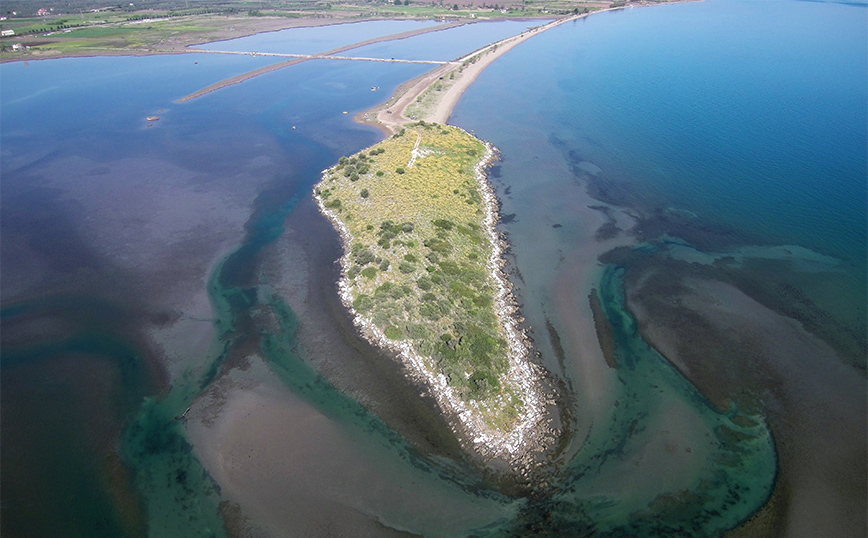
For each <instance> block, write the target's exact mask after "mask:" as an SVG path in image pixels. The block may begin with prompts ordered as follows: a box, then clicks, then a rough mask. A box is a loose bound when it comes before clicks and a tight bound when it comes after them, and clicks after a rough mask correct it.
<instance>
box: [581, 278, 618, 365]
mask: <svg viewBox="0 0 868 538" xmlns="http://www.w3.org/2000/svg"><path fill="white" fill-rule="evenodd" d="M588 301H589V303H590V306H591V313H592V315H593V316H594V330H595V331H596V333H597V342H598V343H599V344H600V350H602V352H603V358H605V359H606V364H608V365H609V368H617V367H618V362H617V360H616V359H615V335H614V332H613V329H612V324H611V323H609V320H608V319H606V315H605V313H604V312H603V306H602V305H601V304H600V296H599V295H597V290H591V293H590V294H589V295H588Z"/></svg>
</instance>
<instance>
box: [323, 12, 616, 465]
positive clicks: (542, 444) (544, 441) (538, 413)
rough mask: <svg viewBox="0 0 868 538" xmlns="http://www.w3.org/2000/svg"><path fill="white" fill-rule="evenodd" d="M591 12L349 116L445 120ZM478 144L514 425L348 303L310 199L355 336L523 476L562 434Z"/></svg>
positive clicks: (335, 222)
mask: <svg viewBox="0 0 868 538" xmlns="http://www.w3.org/2000/svg"><path fill="white" fill-rule="evenodd" d="M612 9H620V8H609V9H606V10H601V11H610V10H612ZM594 13H597V12H594ZM590 14H591V13H583V14H580V15H573V16H569V17H564V18H560V19H556V20H554V21H551V22H549V23H547V24H545V25H543V26H540V27H537V28H533V29H530V30H528V31H525V32H522V33H521V34H519V35H516V36H511V37H508V38H505V39H503V40H500V41H497V42H495V43H491V44H488V45H486V46H484V47H482V48H480V49H477V50H475V51H473V52H471V53H470V54H467V55H465V56H463V57H461V58H459V59H458V60H456V61H454V62H451V63H449V64H446V65H442V66H438V67H436V68H435V69H433V70H431V71H429V72H428V73H425V74H423V75H422V76H420V77H417V78H416V79H413V80H410V81H408V82H406V83H404V84H402V85H401V86H399V87H398V88H397V89H396V91H395V92H394V94H393V95H392V96H391V97H390V99H389V100H387V101H386V103H384V104H381V105H378V106H377V107H374V108H372V109H369V110H367V111H364V112H361V113H359V114H358V115H356V116H355V118H354V119H355V121H356V122H358V123H362V124H368V125H372V126H375V127H378V128H379V129H380V130H381V131H382V132H383V133H384V134H386V135H387V136H388V135H393V134H395V133H397V132H398V130H399V129H401V128H403V127H404V126H405V125H408V124H410V123H411V122H413V121H419V120H421V121H430V122H433V123H446V122H447V121H448V119H449V116H450V115H451V113H452V110H453V109H454V107H455V106H456V105H457V104H458V101H459V100H460V98H461V95H462V94H463V93H464V91H466V90H467V88H469V87H470V85H471V84H472V83H473V82H474V81H475V80H476V78H477V77H478V76H479V74H480V73H481V72H482V71H483V70H484V69H485V68H486V67H488V66H489V65H491V64H492V63H493V62H494V61H495V60H496V59H498V58H499V57H501V56H502V55H503V54H505V53H506V52H508V51H510V50H511V49H512V48H513V47H515V46H516V45H518V44H519V43H522V42H523V41H525V40H527V39H529V38H531V37H533V36H535V35H538V34H539V33H541V32H544V31H545V30H548V29H551V28H554V27H556V26H559V25H561V24H563V23H565V22H569V21H574V20H577V19H580V18H584V17H586V16H588V15H590ZM450 71H457V72H459V73H460V74H459V77H458V80H457V81H456V82H455V83H454V84H453V85H452V86H451V87H450V88H449V89H448V90H447V91H446V92H443V93H442V95H440V96H439V101H438V102H437V103H436V106H434V107H433V109H432V110H431V111H429V113H428V114H426V115H425V116H424V118H415V117H414V118H408V117H407V115H406V111H407V109H408V107H410V106H412V105H413V104H414V103H416V102H417V100H419V99H420V97H421V96H422V95H423V94H424V93H425V92H426V90H429V88H431V87H432V86H433V85H435V84H437V83H438V81H440V80H442V78H443V76H445V75H446V74H448V73H450ZM462 131H463V129H462ZM470 136H472V135H470ZM482 142H483V144H484V145H485V147H486V153H485V155H484V156H483V158H481V159H480V160H479V161H478V162H477V164H476V165H475V167H474V176H475V178H476V181H477V187H478V189H479V192H480V194H481V195H482V198H483V207H484V211H485V216H484V218H483V222H484V228H485V233H486V236H487V238H488V241H489V243H490V244H491V247H492V251H491V255H490V257H489V260H488V261H487V264H486V266H487V269H488V273H489V277H490V278H491V280H492V281H493V282H495V283H496V294H495V311H496V312H497V318H498V324H499V325H500V327H501V329H502V330H503V331H504V333H505V334H506V336H507V340H508V348H509V352H508V359H509V374H508V377H509V379H510V381H511V382H512V383H513V384H514V385H515V386H517V387H519V388H520V389H521V392H522V397H523V398H525V406H524V408H523V409H522V411H521V413H520V416H519V418H518V420H517V421H516V425H515V426H514V427H513V428H512V429H511V431H510V432H506V433H504V432H499V431H495V430H493V429H492V428H490V427H488V426H487V425H486V424H484V422H483V421H482V420H481V417H480V416H479V413H478V412H477V413H474V412H473V411H474V410H473V409H472V408H471V407H470V406H468V404H467V403H466V402H464V401H462V400H461V399H460V398H458V397H457V395H456V394H455V393H454V391H453V389H452V388H451V387H450V386H449V385H448V384H447V382H446V381H447V380H446V377H445V376H444V375H443V374H442V373H440V374H437V375H432V374H431V373H430V370H429V369H428V368H427V367H426V366H425V360H424V358H423V357H422V356H420V355H419V354H417V353H416V352H415V351H414V350H413V348H412V346H411V345H410V344H409V342H406V341H404V342H400V343H395V342H394V341H392V340H390V339H388V338H387V337H386V335H385V334H384V333H383V332H382V331H381V330H380V329H379V328H378V327H376V326H375V325H374V323H373V322H372V321H371V320H369V319H367V318H365V317H364V316H363V315H361V314H360V313H359V312H357V311H356V310H355V309H354V308H353V296H352V292H351V286H350V281H349V277H348V271H349V269H350V265H351V258H350V254H351V253H350V245H351V243H352V235H351V233H350V231H349V229H348V228H347V227H346V225H345V224H344V223H343V222H342V221H341V219H340V218H339V217H338V216H337V213H335V212H334V211H332V210H330V209H329V208H327V207H326V206H325V204H324V201H323V199H322V198H321V197H320V196H319V195H318V194H316V193H314V199H315V202H316V204H317V207H318V209H319V211H320V213H321V214H322V215H324V216H325V217H326V218H327V219H328V220H329V222H331V224H332V226H333V227H334V229H335V230H336V231H337V232H338V235H339V236H340V238H341V244H342V245H343V255H342V256H341V258H340V260H339V263H340V266H341V273H340V277H339V280H338V283H337V287H338V295H339V297H340V300H341V303H342V304H343V306H344V307H345V308H346V309H347V311H348V312H349V314H350V317H351V318H352V320H353V324H354V325H355V326H356V328H357V329H358V330H359V333H360V335H361V337H362V338H364V339H365V340H367V341H368V342H370V343H371V344H373V345H374V346H377V347H379V348H381V349H384V350H388V351H389V352H392V353H395V354H396V355H397V356H398V358H399V359H400V361H401V362H402V363H403V364H404V365H405V367H406V368H407V370H408V372H409V375H411V376H412V377H413V378H414V379H416V380H417V381H419V382H421V383H422V384H423V386H427V387H429V390H430V392H431V395H432V396H433V397H434V399H435V400H436V401H437V403H438V405H439V406H440V407H441V409H442V410H443V412H444V413H445V414H446V415H447V416H451V417H454V418H455V420H454V421H452V423H453V425H452V429H453V432H454V433H455V434H456V436H457V438H458V439H459V442H461V444H462V446H464V447H465V449H468V450H469V451H470V452H472V453H475V454H478V455H479V456H481V457H482V458H483V459H485V460H493V459H496V458H503V459H505V460H506V462H507V464H508V466H509V467H511V468H512V470H513V471H514V472H515V473H516V474H520V475H525V474H526V473H527V472H529V471H530V467H533V466H534V461H536V460H537V459H538V458H535V457H533V455H532V454H541V453H546V452H548V451H550V450H556V449H557V448H556V447H557V445H558V442H557V439H558V438H559V437H560V436H561V435H562V433H563V432H559V431H555V430H554V429H553V427H552V424H553V423H554V422H553V420H552V410H551V409H552V408H553V407H555V406H556V404H555V402H556V400H557V398H556V396H555V395H554V394H546V392H552V391H551V389H549V390H548V391H546V390H545V389H544V385H545V384H546V383H547V381H546V380H547V378H548V372H546V371H545V369H544V368H543V367H542V366H540V365H537V364H535V363H534V362H532V361H531V360H530V351H531V345H530V341H529V339H528V337H527V336H526V335H525V334H524V333H523V332H522V331H521V329H519V324H520V323H522V322H523V318H522V317H521V316H520V313H519V311H518V310H519V309H518V304H517V302H516V299H515V297H514V296H513V294H512V284H511V282H510V281H509V279H508V277H507V275H506V273H505V272H504V270H503V269H504V267H505V266H506V263H507V262H506V260H505V259H504V250H505V248H506V246H507V245H506V243H505V241H503V240H502V239H501V238H500V236H499V234H498V232H497V230H496V224H497V221H498V220H499V215H498V209H499V203H498V200H497V197H496V195H495V193H494V189H493V188H492V186H491V184H490V182H489V181H488V178H487V174H486V173H485V170H486V168H487V167H489V166H490V165H491V164H492V163H493V161H494V160H495V158H496V149H495V148H494V147H493V146H492V145H491V144H490V143H488V142H485V141H482Z"/></svg>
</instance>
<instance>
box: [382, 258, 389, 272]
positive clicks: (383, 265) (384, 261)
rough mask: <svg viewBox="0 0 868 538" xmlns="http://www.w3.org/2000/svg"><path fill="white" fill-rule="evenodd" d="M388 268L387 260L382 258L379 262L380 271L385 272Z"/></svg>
mask: <svg viewBox="0 0 868 538" xmlns="http://www.w3.org/2000/svg"><path fill="white" fill-rule="evenodd" d="M388 270H389V260H383V261H382V262H381V263H380V271H383V272H386V271H388Z"/></svg>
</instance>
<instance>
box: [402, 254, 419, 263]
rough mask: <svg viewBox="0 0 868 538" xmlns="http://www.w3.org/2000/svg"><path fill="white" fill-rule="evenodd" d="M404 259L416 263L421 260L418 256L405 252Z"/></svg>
mask: <svg viewBox="0 0 868 538" xmlns="http://www.w3.org/2000/svg"><path fill="white" fill-rule="evenodd" d="M404 259H405V260H407V261H408V262H410V263H416V262H417V261H419V260H418V258H416V256H413V255H412V254H404Z"/></svg>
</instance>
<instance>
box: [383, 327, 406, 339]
mask: <svg viewBox="0 0 868 538" xmlns="http://www.w3.org/2000/svg"><path fill="white" fill-rule="evenodd" d="M383 332H384V333H386V338H388V339H389V340H400V339H401V337H402V336H403V334H402V333H401V329H399V328H397V327H395V326H394V325H387V326H386V330H384V331H383Z"/></svg>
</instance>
